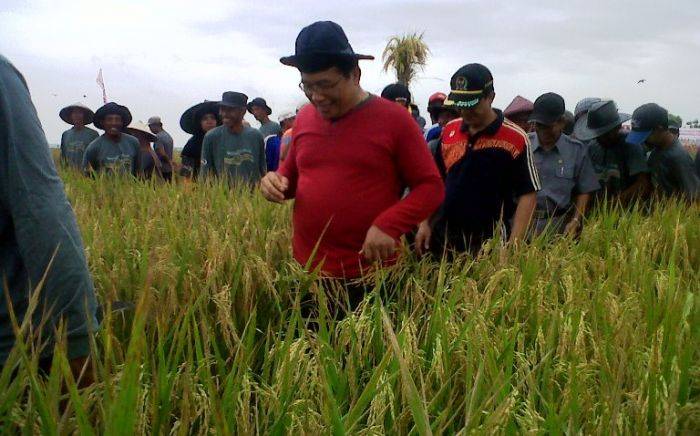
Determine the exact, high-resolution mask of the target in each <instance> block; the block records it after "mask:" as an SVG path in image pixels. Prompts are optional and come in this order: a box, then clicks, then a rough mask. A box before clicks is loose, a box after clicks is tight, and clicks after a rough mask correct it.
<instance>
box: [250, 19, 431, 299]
mask: <svg viewBox="0 0 700 436" xmlns="http://www.w3.org/2000/svg"><path fill="white" fill-rule="evenodd" d="M361 59H374V58H373V57H372V56H367V55H359V54H355V52H354V51H353V49H352V47H351V46H350V43H349V42H348V39H347V37H346V36H345V32H344V31H343V29H342V28H341V27H340V26H339V25H338V24H336V23H333V22H330V21H321V22H316V23H313V24H311V25H309V26H307V27H305V28H304V29H302V30H301V32H300V33H299V36H298V37H297V40H296V45H295V54H294V55H293V56H287V57H283V58H281V59H280V61H281V62H282V63H283V64H284V65H288V66H292V67H295V68H297V69H298V70H299V72H300V74H301V82H300V84H299V87H300V88H301V89H302V91H303V92H304V94H306V97H307V98H308V99H309V101H310V102H311V104H309V105H306V106H304V107H303V108H302V109H301V110H300V111H299V113H298V115H297V119H296V123H295V126H294V136H293V139H292V145H291V148H290V151H289V155H288V156H287V158H286V159H285V160H284V162H283V164H282V166H281V167H280V169H279V170H278V171H277V172H269V173H267V175H266V176H265V177H264V178H263V180H262V182H261V191H262V194H263V195H264V197H265V198H267V199H268V200H270V201H273V202H277V203H283V202H284V201H285V200H289V199H294V200H295V202H294V211H293V240H292V245H293V252H294V258H295V259H296V260H297V262H299V263H300V264H301V265H307V264H308V265H309V266H310V268H311V269H316V268H318V269H320V272H321V274H322V275H323V276H324V277H332V278H336V279H341V281H342V282H343V283H344V284H346V285H348V286H347V287H345V288H344V290H343V292H344V293H345V294H346V295H347V296H348V298H349V299H350V301H349V307H348V308H347V309H349V310H353V309H354V308H355V307H356V305H357V304H359V302H360V301H362V298H363V297H364V288H362V287H361V286H359V285H358V286H357V287H352V286H350V285H349V284H348V281H352V280H353V279H357V278H360V277H362V276H363V275H364V273H366V272H368V271H369V270H371V268H372V267H373V265H376V264H375V263H377V264H378V263H382V264H385V265H386V264H391V263H393V262H394V261H395V260H396V256H397V251H398V247H399V244H400V242H399V239H400V237H401V236H402V235H403V234H405V233H407V232H409V231H411V230H412V229H413V228H415V226H416V225H417V224H418V223H419V222H421V221H422V220H423V219H425V218H426V217H428V216H429V215H430V214H432V213H433V212H434V211H435V209H436V208H437V207H438V206H439V204H440V202H441V201H442V198H443V195H444V192H443V186H442V182H441V180H440V175H439V173H438V171H437V168H436V167H435V163H434V162H433V160H432V159H431V157H430V154H429V153H428V149H427V147H426V143H425V140H424V138H423V135H422V134H421V131H420V129H419V128H418V125H417V124H416V122H415V121H414V120H413V118H412V117H411V114H410V113H409V112H408V110H406V108H405V107H402V106H400V105H397V104H396V103H394V102H390V101H387V100H386V99H383V98H379V97H377V96H374V95H372V94H369V93H368V92H366V91H365V90H363V89H362V87H361V86H360V75H361V72H360V67H359V64H358V60H361ZM406 185H407V186H406ZM406 187H408V188H410V193H409V194H408V195H407V196H406V197H404V198H402V193H403V192H404V189H405V188H406Z"/></svg>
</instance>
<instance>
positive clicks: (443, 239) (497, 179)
mask: <svg viewBox="0 0 700 436" xmlns="http://www.w3.org/2000/svg"><path fill="white" fill-rule="evenodd" d="M450 87H451V89H452V90H451V92H450V94H449V97H448V100H446V101H445V104H446V105H448V106H449V105H452V106H454V107H455V108H457V109H459V110H460V113H461V115H462V117H461V118H460V119H456V120H454V121H451V122H449V123H448V124H447V125H446V126H445V128H444V129H443V130H442V136H441V140H440V144H439V146H438V147H437V152H436V153H435V157H436V160H437V164H438V168H439V169H440V171H441V173H442V175H443V177H444V178H445V191H446V192H445V201H444V203H443V205H442V207H441V209H440V212H439V213H438V214H436V215H435V216H434V217H433V218H432V219H431V220H426V221H424V222H422V223H421V225H420V227H419V229H418V233H417V234H416V250H417V251H418V252H419V253H420V254H422V253H423V252H425V251H427V250H429V249H430V250H432V251H433V253H434V254H436V255H437V256H441V255H442V254H443V250H445V249H447V250H448V251H457V252H461V251H468V252H470V253H472V254H476V253H478V252H479V250H480V249H481V246H482V243H483V242H485V241H486V240H488V239H490V238H491V237H493V236H494V235H495V234H496V232H495V231H494V230H495V229H496V228H497V227H500V228H501V229H502V231H501V233H500V234H501V236H502V237H504V238H508V239H509V240H510V241H516V240H519V239H521V238H523V237H524V236H525V233H526V231H527V228H528V225H529V223H530V219H531V218H532V212H533V210H534V209H535V205H536V203H537V196H536V191H537V190H539V189H540V184H539V178H538V175H537V169H536V168H535V166H534V163H533V161H532V156H531V150H530V142H529V140H528V137H527V134H526V133H525V132H524V131H523V130H522V129H521V128H520V127H518V126H517V125H515V124H514V123H513V122H511V121H509V120H507V119H505V118H504V117H503V112H501V111H500V110H497V109H493V108H492V107H491V105H492V103H493V100H494V98H495V97H496V94H495V91H494V84H493V76H492V75H491V72H490V71H489V70H488V68H486V67H485V66H483V65H481V64H468V65H465V66H463V67H461V68H460V69H459V70H457V72H455V74H454V75H453V76H452V79H451V80H450Z"/></svg>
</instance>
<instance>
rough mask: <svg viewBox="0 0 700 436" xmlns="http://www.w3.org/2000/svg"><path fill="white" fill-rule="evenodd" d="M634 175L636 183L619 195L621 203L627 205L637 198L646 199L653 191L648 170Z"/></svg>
mask: <svg viewBox="0 0 700 436" xmlns="http://www.w3.org/2000/svg"><path fill="white" fill-rule="evenodd" d="M633 177H634V183H632V184H631V185H630V186H629V188H627V189H625V190H624V191H622V192H621V193H620V195H619V199H620V203H622V204H623V205H627V204H630V203H632V202H633V201H635V200H637V199H644V198H646V197H647V196H648V195H649V194H650V193H651V177H649V173H648V172H644V173H639V174H637V175H635V176H633Z"/></svg>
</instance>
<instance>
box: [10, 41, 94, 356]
mask: <svg viewBox="0 0 700 436" xmlns="http://www.w3.org/2000/svg"><path fill="white" fill-rule="evenodd" d="M49 264H50V265H49ZM44 274H46V277H45V279H44V282H43V285H42V287H41V291H40V292H41V294H40V299H39V302H40V305H39V306H38V307H37V308H36V310H35V311H34V315H33V323H34V325H35V326H39V324H40V321H41V318H42V314H43V312H44V311H46V312H50V314H49V316H48V317H46V318H45V320H46V321H47V322H46V324H45V325H44V329H43V333H42V334H43V335H44V338H50V337H51V336H52V333H53V331H54V329H55V328H57V327H58V324H59V322H60V320H61V319H63V321H64V323H65V326H66V328H67V332H68V357H69V358H74V357H80V356H85V355H87V354H89V351H90V346H89V334H90V331H91V330H94V329H95V328H96V327H97V319H96V317H95V312H96V302H95V293H94V288H93V284H92V279H91V278H90V274H89V272H88V267H87V263H86V261H85V254H84V251H83V242H82V240H81V238H80V232H79V230H78V225H77V223H76V219H75V215H74V214H73V210H72V208H71V205H70V203H69V202H68V199H67V198H66V195H65V193H64V191H63V183H62V182H61V179H60V178H59V177H58V174H57V173H56V167H55V166H54V162H53V159H52V157H51V152H50V150H49V147H48V144H47V142H46V137H45V136H44V132H43V130H42V128H41V123H40V122H39V118H38V117H37V114H36V109H35V108H34V105H33V104H32V101H31V98H30V96H29V91H28V89H27V85H26V83H25V81H24V79H23V78H22V76H21V74H20V73H19V72H18V71H17V70H16V69H15V68H14V67H13V66H12V64H10V63H9V61H8V60H7V59H6V58H4V57H3V56H1V55H0V291H2V297H0V366H2V365H3V364H4V362H5V361H6V359H7V357H8V354H9V352H10V349H11V348H12V346H13V344H14V333H13V330H12V326H11V323H10V317H9V307H8V305H7V300H6V298H5V293H7V294H8V295H9V297H10V301H11V302H12V306H13V310H14V313H15V315H16V316H17V317H18V321H19V322H20V323H21V322H22V319H23V318H24V317H25V313H26V310H27V307H28V305H29V298H30V295H31V294H32V291H33V289H34V288H35V286H37V285H38V284H39V283H40V282H41V280H42V278H43V277H44ZM46 350H47V352H48V353H50V351H51V346H49V347H48V348H47V349H46ZM48 353H47V354H48Z"/></svg>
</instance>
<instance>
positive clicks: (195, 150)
mask: <svg viewBox="0 0 700 436" xmlns="http://www.w3.org/2000/svg"><path fill="white" fill-rule="evenodd" d="M220 125H221V117H219V103H218V102H216V101H207V100H205V101H203V102H202V103H197V104H196V105H194V106H192V107H190V108H189V109H187V110H186V111H185V112H184V113H183V114H182V116H181V117H180V128H181V129H182V130H183V131H185V132H186V133H189V134H190V135H192V137H191V138H190V139H188V140H187V143H186V144H185V146H184V147H183V148H182V153H180V156H181V158H182V172H181V174H183V173H184V175H186V176H188V177H189V176H191V177H192V178H193V179H195V180H196V179H197V176H198V175H199V168H200V165H201V163H202V142H204V135H205V134H206V133H207V132H208V131H210V130H212V129H214V128H215V127H218V126H220Z"/></svg>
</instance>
